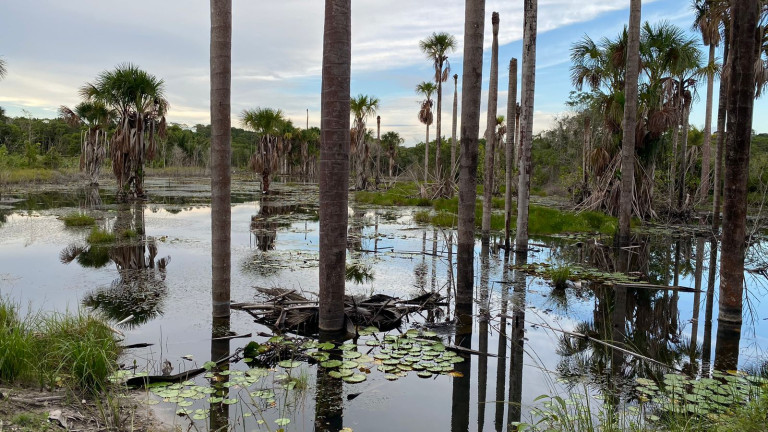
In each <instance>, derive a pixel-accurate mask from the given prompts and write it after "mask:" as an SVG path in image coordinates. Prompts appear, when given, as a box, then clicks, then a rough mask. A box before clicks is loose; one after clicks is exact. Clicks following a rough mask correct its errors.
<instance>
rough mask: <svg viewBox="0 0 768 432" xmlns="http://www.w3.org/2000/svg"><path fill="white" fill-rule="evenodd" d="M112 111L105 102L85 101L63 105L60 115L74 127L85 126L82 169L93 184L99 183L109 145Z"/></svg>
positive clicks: (82, 143)
mask: <svg viewBox="0 0 768 432" xmlns="http://www.w3.org/2000/svg"><path fill="white" fill-rule="evenodd" d="M112 114H113V113H112V111H111V110H110V109H109V108H107V106H106V105H104V103H102V102H99V101H96V102H90V101H84V102H80V103H79V104H77V105H76V106H75V109H74V110H73V109H71V108H69V107H66V106H64V105H62V106H61V107H59V116H61V118H62V119H64V121H65V122H67V124H68V125H70V126H72V127H77V126H85V127H86V130H85V133H84V134H82V135H81V141H80V171H85V175H86V176H87V177H88V183H89V184H90V185H91V186H98V185H99V172H100V171H101V165H102V164H103V163H104V158H105V156H106V154H107V151H106V148H107V147H108V145H109V142H108V139H107V129H109V127H110V125H111V123H112Z"/></svg>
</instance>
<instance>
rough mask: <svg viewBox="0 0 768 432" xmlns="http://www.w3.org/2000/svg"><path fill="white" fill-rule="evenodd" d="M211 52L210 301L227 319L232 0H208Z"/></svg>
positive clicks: (215, 312)
mask: <svg viewBox="0 0 768 432" xmlns="http://www.w3.org/2000/svg"><path fill="white" fill-rule="evenodd" d="M210 56H211V59H210V62H211V64H210V68H211V287H212V289H211V302H212V304H213V310H212V316H213V319H214V322H216V321H217V320H225V321H226V322H227V323H228V322H229V313H230V310H229V300H230V278H231V270H232V262H231V261H232V251H231V248H230V246H231V243H232V240H231V231H232V230H231V227H232V211H231V205H230V204H231V203H230V194H231V181H232V178H231V173H230V166H231V159H232V148H231V144H230V142H231V139H232V129H231V126H232V117H231V113H230V107H231V88H232V0H211V53H210ZM226 327H228V326H226ZM227 347H228V345H227Z"/></svg>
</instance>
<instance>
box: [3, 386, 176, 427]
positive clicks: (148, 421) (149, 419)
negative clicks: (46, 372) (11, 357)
mask: <svg viewBox="0 0 768 432" xmlns="http://www.w3.org/2000/svg"><path fill="white" fill-rule="evenodd" d="M62 430H67V431H73V432H74V431H81V432H96V431H114V432H129V431H130V432H172V431H174V429H173V428H171V427H169V426H166V425H163V424H161V423H160V422H159V421H158V420H157V419H156V418H155V417H154V416H153V415H152V412H151V409H150V408H149V407H148V406H146V405H143V404H140V403H139V402H138V401H137V398H136V397H135V396H134V395H130V394H128V395H124V396H123V397H117V396H109V397H104V398H102V399H100V400H94V399H92V398H90V399H80V398H79V397H77V396H76V395H73V394H72V393H71V392H67V391H65V390H57V391H53V392H49V391H42V392H41V391H38V390H34V389H26V388H7V387H0V432H33V431H34V432H37V431H43V432H47V431H62Z"/></svg>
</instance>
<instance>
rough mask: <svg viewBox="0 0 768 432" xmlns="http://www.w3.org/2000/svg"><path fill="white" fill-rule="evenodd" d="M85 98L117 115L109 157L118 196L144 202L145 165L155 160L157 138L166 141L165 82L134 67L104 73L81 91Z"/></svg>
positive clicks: (166, 104) (126, 66) (128, 65)
mask: <svg viewBox="0 0 768 432" xmlns="http://www.w3.org/2000/svg"><path fill="white" fill-rule="evenodd" d="M80 94H81V95H82V96H83V98H84V99H85V100H87V101H90V102H101V103H103V104H104V105H106V106H107V107H108V108H109V109H111V110H113V111H114V112H115V115H116V117H117V125H118V126H117V130H116V131H115V134H114V136H113V137H112V145H111V152H110V156H111V158H112V171H113V172H114V173H115V177H116V178H117V185H118V188H119V191H118V195H119V196H120V197H121V198H124V197H126V196H127V195H130V196H132V197H134V198H143V197H144V196H145V194H144V164H145V162H146V161H147V160H152V159H154V157H155V151H156V149H157V141H156V140H157V138H158V137H160V138H164V137H165V114H166V113H167V112H168V108H169V104H168V101H167V100H166V99H165V85H164V82H163V80H161V79H158V78H157V77H155V76H154V75H152V74H150V73H147V72H146V71H143V70H141V69H140V68H139V67H138V66H136V65H134V64H131V63H123V64H120V65H118V66H117V67H116V68H115V69H114V70H111V71H104V72H102V73H100V74H99V75H98V76H97V77H96V81H94V82H93V83H86V85H85V86H83V87H82V88H81V89H80Z"/></svg>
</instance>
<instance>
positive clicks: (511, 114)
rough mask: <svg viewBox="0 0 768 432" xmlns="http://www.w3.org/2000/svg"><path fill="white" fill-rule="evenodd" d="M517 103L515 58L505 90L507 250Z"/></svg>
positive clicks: (505, 220)
mask: <svg viewBox="0 0 768 432" xmlns="http://www.w3.org/2000/svg"><path fill="white" fill-rule="evenodd" d="M516 105H517V59H516V58H513V59H511V60H510V61H509V88H508V90H507V128H508V130H507V145H506V148H505V149H504V159H505V164H504V165H505V167H506V171H505V177H506V178H505V180H506V182H505V185H506V190H505V191H504V247H505V248H506V249H507V251H509V248H510V241H509V227H510V224H511V223H512V171H513V170H514V160H513V153H514V148H515V120H514V119H515V111H516Z"/></svg>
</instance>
